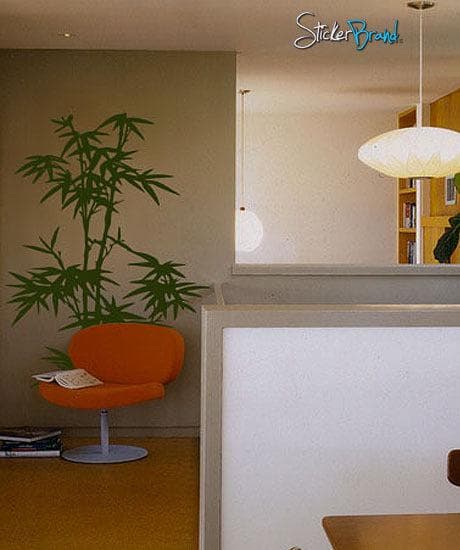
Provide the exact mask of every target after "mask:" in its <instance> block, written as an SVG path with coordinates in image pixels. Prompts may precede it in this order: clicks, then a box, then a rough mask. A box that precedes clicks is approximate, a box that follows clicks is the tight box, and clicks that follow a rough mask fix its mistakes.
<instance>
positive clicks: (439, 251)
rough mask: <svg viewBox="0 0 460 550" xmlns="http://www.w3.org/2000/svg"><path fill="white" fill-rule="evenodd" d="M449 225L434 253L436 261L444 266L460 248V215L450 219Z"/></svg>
mask: <svg viewBox="0 0 460 550" xmlns="http://www.w3.org/2000/svg"><path fill="white" fill-rule="evenodd" d="M449 224H450V227H449V228H447V229H446V230H445V232H444V234H443V235H442V236H441V237H440V239H439V240H438V242H437V244H436V246H435V248H434V251H433V254H434V257H435V258H436V260H438V262H440V263H443V264H445V263H449V261H450V257H451V256H452V254H453V253H454V251H455V249H456V248H457V246H458V242H459V238H460V214H457V215H455V216H453V217H452V218H449Z"/></svg>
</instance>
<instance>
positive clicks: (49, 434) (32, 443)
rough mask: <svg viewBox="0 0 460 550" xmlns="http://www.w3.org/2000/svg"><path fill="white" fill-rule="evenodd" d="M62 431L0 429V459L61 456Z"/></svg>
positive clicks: (52, 429)
mask: <svg viewBox="0 0 460 550" xmlns="http://www.w3.org/2000/svg"><path fill="white" fill-rule="evenodd" d="M61 450H62V442H61V430H60V429H58V428H29V427H23V428H7V429H0V458H2V457H3V458H21V457H22V458H35V457H45V458H46V457H53V456H60V455H61Z"/></svg>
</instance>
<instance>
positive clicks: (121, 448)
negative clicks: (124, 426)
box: [61, 445, 148, 464]
mask: <svg viewBox="0 0 460 550" xmlns="http://www.w3.org/2000/svg"><path fill="white" fill-rule="evenodd" d="M147 454H148V451H147V449H143V448H142V447H132V446H131V445H109V448H108V452H107V453H103V452H102V447H101V446H100V445H86V446H84V447H77V448H75V449H69V450H68V451H64V452H63V453H62V455H61V456H62V458H64V459H65V460H70V462H83V463H85V464H113V463H115V462H131V461H132V460H139V459H140V458H144V457H145V456H147Z"/></svg>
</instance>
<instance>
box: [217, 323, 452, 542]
mask: <svg viewBox="0 0 460 550" xmlns="http://www.w3.org/2000/svg"><path fill="white" fill-rule="evenodd" d="M223 343H224V354H223V357H224V360H223V386H222V387H223V394H222V549H223V550H243V549H248V550H257V549H262V548H263V549H264V550H288V549H289V548H291V547H293V546H299V547H301V548H302V549H303V550H307V549H311V550H322V549H324V550H325V549H327V548H330V546H329V545H328V542H327V539H326V536H325V534H324V531H323V529H322V527H321V519H322V517H324V516H325V515H337V514H373V513H376V514H380V513H403V512H405V513H416V512H454V511H455V512H457V511H458V510H459V505H460V491H459V489H456V488H455V487H453V486H452V485H449V484H448V482H447V480H446V475H445V474H446V456H447V453H448V451H449V449H451V448H452V447H455V446H460V399H459V397H460V368H459V366H460V356H459V346H460V329H459V328H446V327H442V328H439V327H437V328H407V327H405V328H400V327H398V328H394V327H393V328H377V327H374V328H362V327H360V328H228V329H225V330H224V340H223Z"/></svg>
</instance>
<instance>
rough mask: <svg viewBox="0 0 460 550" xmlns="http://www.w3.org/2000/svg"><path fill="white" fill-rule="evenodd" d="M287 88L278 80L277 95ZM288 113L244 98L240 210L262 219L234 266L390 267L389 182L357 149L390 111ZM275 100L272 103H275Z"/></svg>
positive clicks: (279, 104)
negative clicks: (256, 236) (253, 245)
mask: <svg viewBox="0 0 460 550" xmlns="http://www.w3.org/2000/svg"><path fill="white" fill-rule="evenodd" d="M287 88H288V85H287V84H286V83H280V85H279V97H281V98H283V97H284V96H285V95H286V92H287ZM305 95H306V100H305V105H304V108H303V110H299V111H297V112H289V111H287V110H286V108H287V107H288V106H287V105H285V104H284V103H285V101H283V100H281V101H279V100H278V99H279V97H277V96H276V94H275V93H273V94H272V96H271V97H272V101H270V102H268V101H267V100H266V98H265V97H263V98H262V99H259V94H258V91H257V90H254V92H251V93H250V94H247V95H246V106H247V110H246V117H245V121H246V122H245V129H246V132H245V134H246V139H245V143H246V148H245V149H246V154H245V191H246V198H247V201H246V205H247V207H248V208H249V209H251V210H253V211H254V212H255V213H256V214H257V215H258V217H259V219H260V220H261V222H262V224H263V228H264V237H263V239H262V241H261V243H260V246H259V247H258V248H257V249H256V250H254V251H252V252H243V251H239V252H238V253H237V262H238V263H243V264H244V263H261V264H270V263H278V264H335V263H338V264H367V265H388V264H394V263H396V251H397V243H396V229H395V228H396V184H395V181H394V180H392V179H390V178H382V177H380V176H379V174H378V173H377V172H375V170H370V169H369V168H368V167H366V166H364V164H362V163H361V162H360V161H359V160H358V157H357V152H358V149H359V147H360V146H361V145H362V144H363V143H364V142H365V141H367V140H368V139H369V138H370V137H371V136H375V135H378V134H381V133H383V132H385V131H388V130H391V129H392V123H393V122H394V120H393V119H394V113H392V112H391V111H381V110H379V111H372V110H362V109H359V108H356V107H351V106H350V107H349V108H347V109H343V110H332V109H328V108H325V109H324V110H311V109H310V107H309V101H308V94H307V93H306V94H305ZM277 100H278V101H277Z"/></svg>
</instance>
